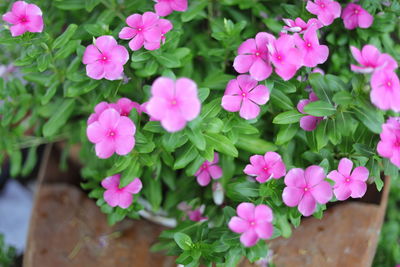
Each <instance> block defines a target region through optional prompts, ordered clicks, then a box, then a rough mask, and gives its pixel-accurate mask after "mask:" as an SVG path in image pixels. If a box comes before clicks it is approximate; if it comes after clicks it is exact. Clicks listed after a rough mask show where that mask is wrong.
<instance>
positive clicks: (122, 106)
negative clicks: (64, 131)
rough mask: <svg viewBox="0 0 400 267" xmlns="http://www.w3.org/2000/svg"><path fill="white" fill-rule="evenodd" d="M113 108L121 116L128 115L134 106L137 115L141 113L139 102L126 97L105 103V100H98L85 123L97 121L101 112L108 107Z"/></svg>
mask: <svg viewBox="0 0 400 267" xmlns="http://www.w3.org/2000/svg"><path fill="white" fill-rule="evenodd" d="M108 108H113V109H115V110H116V111H118V112H119V114H120V115H121V116H129V114H130V112H131V110H132V109H133V108H135V109H136V110H137V112H138V113H139V115H140V114H141V113H142V107H141V105H140V104H139V103H136V102H134V101H131V100H130V99H128V98H125V97H123V98H120V99H119V100H118V101H117V103H107V102H104V101H103V102H100V103H98V104H97V105H96V106H95V108H94V113H92V114H90V116H89V118H88V120H87V124H91V123H93V122H95V121H97V120H98V119H99V117H100V115H101V113H102V112H103V111H104V110H106V109H108Z"/></svg>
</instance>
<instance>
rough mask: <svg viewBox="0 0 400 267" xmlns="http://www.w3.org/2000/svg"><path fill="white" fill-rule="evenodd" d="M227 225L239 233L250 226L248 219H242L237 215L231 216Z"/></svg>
mask: <svg viewBox="0 0 400 267" xmlns="http://www.w3.org/2000/svg"><path fill="white" fill-rule="evenodd" d="M228 227H229V229H231V230H232V231H233V232H235V233H237V234H241V233H244V232H245V231H247V229H249V228H250V225H249V222H248V221H246V220H243V219H242V218H239V217H237V216H233V217H232V218H231V219H230V221H229V223H228Z"/></svg>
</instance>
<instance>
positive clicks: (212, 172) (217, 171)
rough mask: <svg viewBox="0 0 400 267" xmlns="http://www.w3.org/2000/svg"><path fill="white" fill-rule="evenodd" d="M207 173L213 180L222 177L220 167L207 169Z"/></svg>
mask: <svg viewBox="0 0 400 267" xmlns="http://www.w3.org/2000/svg"><path fill="white" fill-rule="evenodd" d="M208 171H209V173H210V175H211V177H212V178H213V179H218V178H221V177H222V169H221V167H220V166H217V165H213V166H210V167H209V168H208Z"/></svg>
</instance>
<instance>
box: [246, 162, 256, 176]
mask: <svg viewBox="0 0 400 267" xmlns="http://www.w3.org/2000/svg"><path fill="white" fill-rule="evenodd" d="M243 172H244V173H245V174H247V175H252V176H255V175H257V174H258V170H257V169H256V168H255V167H254V166H253V165H250V164H248V165H246V167H245V168H244V170H243Z"/></svg>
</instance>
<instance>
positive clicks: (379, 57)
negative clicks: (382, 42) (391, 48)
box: [350, 45, 397, 73]
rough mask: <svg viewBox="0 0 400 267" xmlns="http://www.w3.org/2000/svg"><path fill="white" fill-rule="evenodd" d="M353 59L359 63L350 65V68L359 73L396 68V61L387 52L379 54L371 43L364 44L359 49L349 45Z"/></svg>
mask: <svg viewBox="0 0 400 267" xmlns="http://www.w3.org/2000/svg"><path fill="white" fill-rule="evenodd" d="M350 49H351V53H352V55H353V57H354V59H355V60H356V61H357V62H358V63H359V64H360V65H361V66H355V65H353V64H352V65H351V70H352V71H354V72H359V73H371V72H374V71H375V70H379V69H389V70H394V69H397V62H396V60H394V59H393V58H392V57H391V56H390V55H389V54H381V52H379V50H378V49H377V48H376V47H375V46H373V45H365V46H364V47H363V49H362V50H361V51H360V50H359V49H358V48H356V47H354V46H350Z"/></svg>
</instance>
